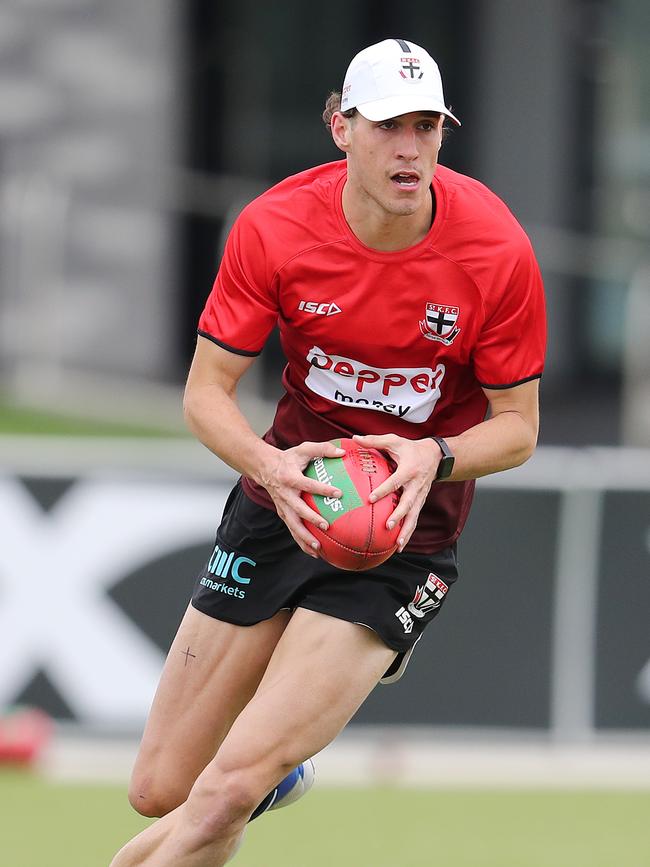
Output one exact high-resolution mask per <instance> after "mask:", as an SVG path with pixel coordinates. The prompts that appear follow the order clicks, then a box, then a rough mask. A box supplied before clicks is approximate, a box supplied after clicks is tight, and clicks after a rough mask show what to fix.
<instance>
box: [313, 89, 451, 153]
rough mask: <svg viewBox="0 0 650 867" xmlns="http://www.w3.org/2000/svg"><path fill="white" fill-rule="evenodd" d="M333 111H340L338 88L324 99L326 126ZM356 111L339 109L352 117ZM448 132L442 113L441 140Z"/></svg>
mask: <svg viewBox="0 0 650 867" xmlns="http://www.w3.org/2000/svg"><path fill="white" fill-rule="evenodd" d="M335 111H341V94H340V92H339V91H338V90H333V91H332V92H331V93H330V95H329V96H328V97H327V99H326V100H325V108H324V109H323V114H322V118H323V123H324V124H325V126H326V127H328V128H329V127H331V126H332V115H333V114H334V112H335ZM356 113H357V110H356V108H350V109H348V110H347V111H341V114H342V115H343V117H348V118H350V117H354V116H355V115H356ZM448 134H449V126H448V125H447V115H443V127H442V140H443V141H444V140H445V139H446V138H447V136H448Z"/></svg>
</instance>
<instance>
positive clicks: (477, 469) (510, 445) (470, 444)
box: [445, 411, 537, 482]
mask: <svg viewBox="0 0 650 867" xmlns="http://www.w3.org/2000/svg"><path fill="white" fill-rule="evenodd" d="M445 440H446V442H447V444H448V445H449V448H450V449H451V450H452V452H453V453H454V457H455V462H454V469H453V472H452V474H451V475H450V476H449V479H448V481H452V482H462V481H466V480H467V479H477V478H480V477H481V476H487V475H489V474H490V473H498V472H501V471H502V470H509V469H511V468H512V467H518V466H520V464H523V463H524V462H525V461H527V460H528V458H529V457H530V456H531V455H532V453H533V452H534V450H535V445H536V443H537V427H536V425H533V424H531V423H530V422H529V421H526V419H525V418H524V417H523V416H522V415H521V414H520V413H518V412H516V411H506V412H502V413H499V415H496V416H494V417H493V418H490V419H487V420H486V421H484V422H481V423H480V424H478V425H476V426H475V427H472V428H469V429H468V430H466V431H464V432H463V433H462V434H460V435H459V436H456V437H445Z"/></svg>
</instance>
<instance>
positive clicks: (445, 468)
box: [436, 455, 454, 479]
mask: <svg viewBox="0 0 650 867" xmlns="http://www.w3.org/2000/svg"><path fill="white" fill-rule="evenodd" d="M453 468H454V458H453V457H452V456H451V455H445V457H444V458H443V459H442V460H441V461H440V463H439V464H438V472H437V474H436V478H437V479H447V478H449V476H450V475H451V471H452V470H453Z"/></svg>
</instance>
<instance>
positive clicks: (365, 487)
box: [302, 439, 401, 572]
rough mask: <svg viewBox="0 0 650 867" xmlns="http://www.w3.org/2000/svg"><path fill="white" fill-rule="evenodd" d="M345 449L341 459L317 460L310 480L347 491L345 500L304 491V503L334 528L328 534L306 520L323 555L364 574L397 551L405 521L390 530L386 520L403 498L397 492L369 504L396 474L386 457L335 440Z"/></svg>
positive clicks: (309, 469)
mask: <svg viewBox="0 0 650 867" xmlns="http://www.w3.org/2000/svg"><path fill="white" fill-rule="evenodd" d="M333 443H334V445H335V446H339V447H340V448H342V449H345V454H344V455H343V457H340V458H315V459H314V460H312V461H310V463H309V465H308V466H307V468H306V469H305V471H304V472H305V475H306V476H309V478H311V479H318V481H319V482H326V483H328V484H331V485H334V487H336V488H339V490H341V491H342V492H343V496H342V497H341V498H340V499H338V500H337V499H335V498H334V497H322V496H320V495H319V494H311V493H308V492H307V491H303V493H302V496H303V499H304V500H305V502H306V503H307V505H308V506H310V508H312V509H313V510H314V511H315V512H318V513H319V514H320V515H322V517H323V518H324V519H325V520H326V521H327V523H328V524H329V528H328V529H327V530H325V531H323V530H320V529H319V528H318V527H316V526H314V524H312V523H310V522H308V521H305V526H306V527H307V528H308V529H309V531H310V533H312V535H313V536H315V537H316V539H318V541H319V542H320V546H321V547H320V555H321V557H323V559H324V560H327V562H328V563H331V564H332V565H333V566H336V567H337V568H339V569H347V570H349V571H352V572H359V571H361V570H363V569H371V568H372V567H373V566H379V564H380V563H383V562H384V561H385V560H388V558H389V557H390V556H391V555H392V554H394V553H395V551H396V550H397V540H398V538H399V534H400V530H401V522H400V523H399V524H397V525H396V526H395V527H393V529H392V530H389V529H387V527H386V521H387V520H388V518H389V517H390V515H391V514H392V512H393V511H394V509H395V507H396V506H397V503H398V502H399V497H398V495H397V494H396V493H394V494H389V495H388V496H386V497H382V498H381V499H380V500H377V502H376V503H370V502H368V497H369V496H370V494H371V493H372V491H374V490H375V488H378V487H379V485H380V484H381V483H382V482H383V481H385V479H387V478H388V477H389V476H390V475H391V474H392V472H393V468H392V467H391V464H390V463H389V461H388V459H387V458H386V456H385V455H384V454H383V453H382V452H380V451H378V450H377V449H369V448H365V447H364V446H361V445H359V444H358V443H356V442H355V441H354V440H351V439H340V440H333Z"/></svg>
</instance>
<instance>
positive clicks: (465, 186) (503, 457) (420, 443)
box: [113, 39, 545, 867]
mask: <svg viewBox="0 0 650 867" xmlns="http://www.w3.org/2000/svg"><path fill="white" fill-rule="evenodd" d="M445 118H448V119H449V120H451V121H452V122H454V123H458V121H457V119H456V118H455V117H454V115H453V114H452V113H451V112H450V111H449V109H448V108H447V107H446V105H445V101H444V97H443V91H442V83H441V80H440V74H439V72H438V68H437V66H436V64H435V62H434V61H433V60H432V58H431V57H430V56H429V55H428V54H427V52H426V51H425V50H424V49H423V48H420V47H419V46H417V45H415V44H413V43H412V42H408V41H404V40H401V39H389V40H385V41H384V42H381V43H379V44H377V45H373V46H371V47H369V48H367V49H365V50H364V51H362V52H360V54H358V55H357V56H356V57H355V58H354V59H353V60H352V62H351V64H350V66H349V68H348V71H347V74H346V78H345V82H344V85H343V89H342V92H341V94H340V95H339V94H333V95H332V96H331V97H330V99H329V101H328V105H327V107H326V112H325V114H324V119H325V120H326V122H327V123H328V125H329V126H330V128H331V133H332V136H333V139H334V142H335V143H336V145H337V146H338V147H339V148H340V150H341V151H343V153H344V154H345V159H344V160H342V161H340V162H335V163H330V164H328V165H323V166H318V167H316V168H314V169H311V170H309V171H306V172H302V173H301V174H298V175H295V176H293V177H290V178H288V179H287V180H285V181H283V182H282V183H280V184H278V185H277V186H275V187H273V188H272V189H271V190H269V191H268V192H266V193H264V194H263V195H262V196H260V197H259V198H258V199H256V200H255V201H254V202H252V203H251V204H250V205H249V206H248V207H247V208H246V209H245V210H244V211H243V213H242V214H241V215H240V217H239V219H238V220H237V222H236V224H235V226H234V228H233V230H232V232H231V234H230V237H229V239H228V243H227V245H226V250H225V253H224V257H223V261H222V263H221V267H220V269H219V274H218V276H217V279H216V281H215V285H214V288H213V290H212V293H211V295H210V297H209V298H208V301H207V304H206V307H205V310H204V312H203V315H202V317H201V320H200V323H199V338H198V342H197V349H196V355H195V357H194V361H193V363H192V368H191V371H190V374H189V379H188V383H187V391H186V403H185V407H186V416H187V419H188V423H189V426H190V427H191V429H192V430H193V431H194V433H195V434H196V435H197V437H198V438H199V439H200V440H201V441H202V442H203V443H204V444H205V445H206V446H207V447H208V448H209V449H211V450H212V451H213V452H214V453H215V454H216V455H218V456H219V457H220V458H221V459H222V460H224V461H226V462H227V463H228V464H230V465H231V466H232V467H234V468H235V469H236V470H238V471H239V472H240V473H241V475H242V478H241V480H240V482H239V483H238V484H237V485H236V486H235V488H234V490H233V491H232V493H231V495H230V497H229V500H228V503H227V505H226V508H225V511H224V517H223V520H222V523H221V526H220V527H219V529H218V532H217V540H216V545H215V549H214V552H213V554H212V556H211V557H210V560H209V561H208V563H207V565H206V567H205V569H204V571H203V572H202V574H201V575H200V576H199V578H198V579H197V583H196V586H195V591H194V594H193V597H192V604H191V605H190V607H189V608H188V610H187V612H186V614H185V618H184V620H183V622H182V624H181V626H180V628H179V631H178V634H177V636H176V638H175V640H174V643H173V644H172V647H171V650H170V653H169V657H168V659H167V662H166V664H165V668H164V671H163V675H162V678H161V682H160V686H159V689H158V692H157V694H156V698H155V700H154V704H153V707H152V710H151V715H150V718H149V721H148V723H147V727H146V731H145V734H144V738H143V742H142V747H141V750H140V754H139V757H138V760H137V763H136V767H135V770H134V774H133V779H132V783H131V791H130V799H131V803H132V804H133V805H134V807H135V808H136V809H137V810H138V811H139V812H141V813H143V814H144V815H147V816H161V817H162V818H160V819H159V821H157V822H155V823H153V825H151V827H149V828H148V829H147V830H145V831H144V832H143V833H141V834H139V835H138V836H137V837H135V838H134V839H133V840H132V841H131V842H130V843H128V844H127V845H126V846H125V847H124V848H123V849H122V850H121V851H120V852H119V853H118V855H117V856H116V857H115V859H114V860H113V867H136V865H137V867H220V865H223V864H224V863H225V862H226V861H227V860H228V859H229V858H230V857H231V856H232V854H233V853H234V851H236V847H237V846H238V843H239V841H240V839H241V835H242V832H243V830H244V828H245V826H246V823H247V822H248V821H249V820H250V818H251V816H254V815H256V814H258V813H259V812H260V811H263V810H264V809H266V808H268V807H269V806H272V805H273V804H274V803H275V804H279V803H281V802H282V798H283V795H285V793H286V792H287V791H290V797H291V798H295V797H296V796H297V795H299V794H300V792H301V791H302V790H303V789H304V788H305V787H306V785H308V784H309V781H308V780H307V783H306V784H305V782H304V777H305V769H306V771H307V777H309V776H310V773H311V764H310V763H309V761H308V760H309V757H310V756H313V755H314V754H315V753H316V752H318V751H319V750H321V749H322V748H323V747H325V746H326V745H327V744H329V743H330V742H331V741H332V740H333V738H334V737H336V735H337V734H338V733H339V732H340V731H341V729H342V728H343V727H344V726H345V725H346V723H347V722H348V720H349V719H350V718H351V717H352V715H353V714H354V713H355V711H356V710H357V709H358V708H359V706H360V705H361V703H362V702H363V701H364V699H365V698H366V697H367V695H368V694H369V693H370V691H371V690H372V689H373V688H374V687H375V686H376V684H377V683H378V682H379V681H380V680H381V679H385V680H387V681H391V680H394V679H397V678H398V677H399V676H400V675H401V673H402V672H403V670H404V668H405V666H406V663H407V661H408V658H409V656H410V654H411V652H412V650H413V647H414V645H415V643H416V642H417V640H418V638H419V637H420V635H421V634H422V630H423V629H424V627H425V626H426V625H427V624H428V623H429V622H430V621H431V620H432V619H433V617H435V616H436V614H437V613H438V611H439V610H440V607H441V605H442V604H443V603H444V601H445V599H446V597H447V595H448V591H449V588H450V587H451V585H452V584H453V582H454V581H455V580H456V574H457V573H456V559H455V545H456V540H457V538H458V536H459V534H460V532H461V530H462V528H463V525H464V523H465V520H466V517H467V513H468V510H469V507H470V503H471V499H472V493H473V484H474V483H473V480H474V479H476V478H477V477H479V476H483V475H486V474H488V473H494V472H499V471H501V470H505V469H508V468H509V467H514V466H516V465H518V464H521V463H523V462H524V461H525V460H526V459H527V458H528V457H529V456H530V455H531V454H532V452H533V450H534V448H535V443H536V438H537V429H538V382H539V378H540V376H541V373H542V366H543V357H544V343H545V323H544V300H543V290H542V283H541V278H540V275H539V269H538V267H537V264H536V261H535V257H534V255H533V252H532V250H531V246H530V243H529V241H528V239H527V238H526V236H525V234H524V232H523V230H522V229H521V227H520V226H519V225H518V223H517V222H516V220H515V219H514V217H513V216H512V215H511V213H510V212H509V211H508V209H507V208H506V206H505V205H504V204H503V203H502V202H501V201H500V200H499V199H498V198H497V197H496V196H495V195H494V194H493V193H491V192H490V191H489V190H487V189H486V188H485V187H484V186H483V185H481V184H480V183H478V182H477V181H474V180H472V179H470V178H467V177H464V176H462V175H459V174H457V173H456V172H453V171H451V170H449V169H446V168H444V167H442V166H439V165H438V151H439V150H440V146H441V143H442V136H443V121H444V120H445ZM276 322H278V323H279V326H280V333H281V339H282V345H283V348H284V352H285V354H286V357H287V361H288V364H287V367H286V369H285V372H284V377H283V384H284V387H285V394H284V396H283V397H282V399H281V400H280V402H279V405H278V407H277V412H276V416H275V420H274V422H273V426H272V427H271V429H270V430H269V431H268V432H267V434H266V435H265V436H264V438H260V437H258V436H257V435H256V434H255V433H254V432H253V431H252V430H251V428H250V426H249V425H248V423H247V421H246V419H245V418H244V417H243V415H242V414H241V412H240V410H239V408H238V405H237V401H236V391H237V385H238V383H239V380H240V379H241V377H242V376H243V374H244V373H245V372H246V370H247V369H248V368H249V367H250V365H251V364H252V363H253V361H254V359H255V357H256V356H257V355H258V354H259V352H260V350H261V349H262V346H263V344H264V342H265V340H266V338H267V336H268V335H269V333H270V331H271V329H272V328H273V326H274V325H275V324H276ZM352 434H355V435H358V436H357V440H358V442H359V443H360V444H362V445H366V446H369V447H374V448H380V449H384V450H386V451H387V452H389V453H390V455H391V456H392V458H393V459H394V461H395V464H396V465H397V469H396V470H395V472H394V474H393V475H392V476H391V478H390V479H389V480H388V481H387V482H385V483H384V484H382V485H381V486H380V487H379V488H378V489H377V491H376V493H375V496H376V497H377V498H379V497H382V496H385V495H387V494H388V493H390V492H392V491H394V490H398V491H399V492H400V494H401V499H400V501H399V505H398V506H397V507H396V509H395V511H394V512H393V515H392V517H391V518H390V519H389V521H394V522H399V521H402V520H403V524H402V532H401V534H400V541H399V550H398V553H397V554H395V555H394V556H393V557H392V558H390V559H389V560H388V561H387V562H386V563H384V564H382V565H381V566H379V567H377V568H376V569H372V570H370V571H368V572H361V573H349V572H343V571H341V570H338V569H335V568H333V567H331V566H329V564H327V563H326V562H325V561H324V560H323V559H321V558H319V556H318V554H319V552H318V543H317V542H316V540H315V538H314V536H313V535H312V534H311V533H310V531H309V524H310V523H311V524H314V525H317V524H323V519H322V518H321V516H320V515H318V514H316V513H315V512H312V511H311V510H310V509H309V508H308V507H307V505H306V504H305V503H304V501H303V500H302V498H301V496H300V492H301V491H312V492H315V493H319V494H322V495H324V496H332V497H337V496H339V495H340V492H339V491H337V490H336V489H335V488H333V487H332V486H331V485H329V484H327V483H324V482H319V481H315V480H310V479H308V478H306V477H305V476H304V475H303V470H304V469H305V467H306V466H307V464H308V462H309V461H310V460H311V459H312V458H314V457H318V456H330V457H333V456H336V455H337V454H339V453H340V450H338V449H337V448H336V447H335V446H334V445H333V444H332V443H331V442H329V441H330V440H332V439H336V438H338V437H341V436H350V435H352ZM359 435H360V436H359ZM305 522H306V523H305ZM269 793H270V794H269Z"/></svg>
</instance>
